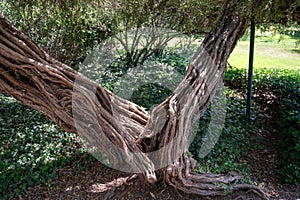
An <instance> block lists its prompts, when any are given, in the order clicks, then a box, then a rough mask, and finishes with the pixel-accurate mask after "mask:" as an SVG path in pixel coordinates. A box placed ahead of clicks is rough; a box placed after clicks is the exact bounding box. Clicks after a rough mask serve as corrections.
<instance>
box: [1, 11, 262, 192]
mask: <svg viewBox="0 0 300 200" xmlns="http://www.w3.org/2000/svg"><path fill="white" fill-rule="evenodd" d="M247 26H248V21H247V20H246V19H242V18H240V17H239V15H238V14H236V13H230V14H224V16H223V18H222V20H221V23H220V24H219V26H218V27H216V28H215V29H214V30H212V31H211V32H210V33H209V34H208V35H207V37H206V38H205V40H204V41H203V43H202V44H201V46H200V48H199V49H198V51H197V53H196V54H195V56H194V58H193V59H192V61H191V62H190V64H189V66H188V68H187V72H186V75H185V77H184V79H183V80H182V82H181V83H180V84H179V85H178V87H177V88H176V89H175V90H174V92H173V94H172V95H171V96H170V97H168V98H167V99H166V100H165V101H164V102H162V103H161V104H160V105H158V106H157V107H156V108H155V109H154V110H153V112H151V114H150V113H148V112H146V111H145V110H143V109H142V108H141V107H139V106H138V105H135V104H134V103H132V102H130V101H127V100H124V99H122V98H120V97H117V96H116V95H114V94H113V93H111V92H109V91H107V90H106V89H104V88H103V87H101V86H100V85H98V84H97V83H95V82H93V81H91V80H89V79H87V78H86V77H84V76H83V75H81V74H80V73H78V72H76V71H74V70H73V69H71V68H70V67H68V66H66V65H64V64H62V63H60V62H58V61H56V60H54V59H53V58H50V57H49V56H48V55H47V54H46V53H45V52H44V51H43V50H41V49H40V48H39V47H38V46H37V45H36V44H35V43H34V42H32V41H31V40H30V39H29V38H28V37H26V36H25V35H24V34H23V33H21V32H20V31H18V30H17V29H16V28H15V27H14V26H12V25H11V23H10V22H9V21H7V20H5V19H1V20H0V92H3V93H7V94H10V95H12V96H14V97H15V98H16V99H18V100H20V101H21V102H23V103H25V104H27V105H29V106H30V107H32V108H34V109H36V110H38V111H40V112H42V113H43V114H44V115H46V116H47V117H49V118H50V119H51V120H52V121H54V122H55V123H56V124H58V125H59V126H60V127H62V128H63V129H64V130H65V131H68V132H76V133H78V134H79V135H81V132H82V131H84V129H86V130H88V131H89V132H90V133H91V134H90V135H89V136H86V135H85V134H83V135H81V136H82V137H83V138H84V139H85V140H86V141H88V143H89V144H91V145H95V146H97V145H99V141H100V140H102V136H103V135H104V136H105V137H106V138H109V142H110V143H111V144H113V145H115V146H117V147H119V148H121V149H122V150H123V153H122V154H119V153H118V152H115V151H113V150H112V149H111V148H110V145H111V144H105V143H104V144H103V146H104V148H101V152H104V153H105V154H107V155H110V156H109V157H110V158H112V160H113V163H112V164H113V165H126V166H123V167H124V168H126V169H128V170H129V171H130V170H131V171H132V172H143V174H144V176H143V177H144V178H145V179H146V180H147V181H148V182H150V183H152V182H155V181H157V180H158V179H159V181H164V182H166V183H168V184H170V185H172V186H174V187H175V188H178V189H180V190H182V191H184V192H187V193H195V194H198V195H201V196H212V195H224V194H225V191H224V187H221V186H218V185H219V184H223V186H224V185H227V186H229V185H230V184H232V183H234V182H235V181H236V180H237V179H240V178H241V177H239V176H236V175H228V176H223V175H212V174H196V173H193V172H192V168H193V167H194V165H195V161H194V160H193V159H192V158H190V157H189V156H188V155H187V154H186V152H187V151H188V138H189V130H190V126H191V123H192V121H193V120H194V119H195V118H199V117H201V115H202V113H203V112H204V111H205V109H206V108H207V107H208V105H209V103H210V102H211V98H212V96H213V94H214V92H215V90H216V87H217V85H218V83H219V82H220V81H221V80H222V79H223V75H224V72H225V68H226V61H227V59H228V57H229V55H230V53H231V52H232V50H233V48H234V47H235V45H236V43H237V41H238V39H239V38H240V37H241V36H242V35H243V34H244V31H245V29H246V28H247ZM76 83H80V84H79V86H78V87H74V86H75V85H76ZM74 88H75V89H74ZM91 96H93V97H94V98H91ZM74 104H76V105H78V106H77V107H76V110H74ZM112 104H113V105H114V106H113V108H112ZM80 105H92V106H91V107H92V108H91V110H89V108H87V107H81V106H80ZM112 109H117V110H118V111H120V112H119V113H121V114H120V115H115V114H113V111H112ZM91 113H95V114H91ZM74 116H76V118H77V119H74ZM78 118H80V120H78ZM95 120H96V122H97V123H95ZM78 127H80V128H79V129H78ZM99 130H101V134H99ZM99 135H102V136H101V137H100V136H99ZM100 143H101V141H100ZM155 152H159V153H158V154H156V153H155ZM161 155H163V156H161ZM166 155H167V156H166ZM174 158H175V159H174ZM156 169H158V170H156ZM234 189H251V190H255V191H256V192H258V193H259V194H260V195H261V196H263V197H266V196H265V195H264V193H263V192H262V191H261V190H260V189H259V188H258V187H256V186H251V185H246V184H240V185H235V187H234Z"/></svg>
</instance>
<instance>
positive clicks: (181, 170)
mask: <svg viewBox="0 0 300 200" xmlns="http://www.w3.org/2000/svg"><path fill="white" fill-rule="evenodd" d="M191 159H192V158H190V157H188V156H187V155H186V154H184V155H183V156H182V157H181V158H180V159H179V161H178V163H177V166H176V165H173V166H171V167H169V168H168V169H167V170H165V172H166V173H164V176H165V181H166V183H167V184H169V185H171V186H173V187H174V188H176V189H178V190H181V191H183V192H185V193H188V194H195V195H199V196H202V197H207V196H224V195H228V194H229V193H231V192H233V191H240V190H246V191H249V192H253V193H255V194H256V195H258V196H259V197H260V198H262V199H269V197H268V196H267V194H266V193H265V192H264V191H263V190H262V189H261V188H259V187H258V186H255V185H250V184H236V182H237V181H238V180H240V179H242V178H243V177H242V176H238V175H236V174H229V175H217V174H206V173H203V174H197V173H194V172H192V171H191V169H192V167H191ZM179 164H180V165H179Z"/></svg>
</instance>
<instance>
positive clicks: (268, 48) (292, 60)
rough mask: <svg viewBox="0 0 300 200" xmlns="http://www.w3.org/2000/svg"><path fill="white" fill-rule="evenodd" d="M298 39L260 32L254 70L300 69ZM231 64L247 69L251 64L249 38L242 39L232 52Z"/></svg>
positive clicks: (256, 43) (256, 45) (256, 42)
mask: <svg viewBox="0 0 300 200" xmlns="http://www.w3.org/2000/svg"><path fill="white" fill-rule="evenodd" d="M297 41H299V39H297V38H296V37H294V38H293V37H291V36H288V35H279V34H276V35H270V34H268V33H263V34H262V33H260V32H258V33H257V34H256V37H255V50H254V54H255V55H254V68H284V69H300V47H299V45H296V42H297ZM228 62H229V64H230V65H232V66H235V67H238V68H247V67H248V63H249V37H247V36H246V37H244V38H242V40H241V41H239V42H238V45H237V46H236V48H235V49H234V51H233V52H232V54H231V56H230V58H229V60H228Z"/></svg>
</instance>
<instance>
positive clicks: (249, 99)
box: [246, 20, 255, 120]
mask: <svg viewBox="0 0 300 200" xmlns="http://www.w3.org/2000/svg"><path fill="white" fill-rule="evenodd" d="M254 38H255V21H254V20H252V21H251V33H250V54H249V70H248V88H247V90H248V91H247V111H246V115H247V118H248V120H250V116H251V105H252V80H253V59H254Z"/></svg>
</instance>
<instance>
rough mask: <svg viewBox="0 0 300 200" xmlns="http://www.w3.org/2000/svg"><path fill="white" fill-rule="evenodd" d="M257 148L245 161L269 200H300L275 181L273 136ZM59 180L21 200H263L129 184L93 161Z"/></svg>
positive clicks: (299, 190) (298, 190) (298, 193)
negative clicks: (205, 195)
mask: <svg viewBox="0 0 300 200" xmlns="http://www.w3.org/2000/svg"><path fill="white" fill-rule="evenodd" d="M257 138H261V139H260V140H258V141H257V142H258V145H260V146H262V147H263V148H258V150H255V151H252V152H250V153H249V154H248V155H247V156H246V157H245V158H244V159H246V160H247V161H248V163H249V164H250V165H251V168H252V175H251V176H252V179H253V180H254V181H255V182H256V183H257V184H258V185H259V186H260V187H261V188H263V189H264V191H265V192H266V193H267V194H268V195H269V197H270V199H278V200H279V199H280V200H283V199H284V200H297V199H298V200H299V199H300V186H298V187H297V186H295V185H287V184H281V183H280V182H279V180H278V179H277V177H276V162H277V158H278V156H277V151H276V146H274V144H276V143H274V142H276V141H274V138H272V134H267V135H264V134H262V133H258V137H257ZM59 174H60V175H61V176H60V177H59V178H57V179H54V180H52V181H51V185H50V186H49V185H38V186H35V187H33V188H29V189H28V190H27V191H26V192H25V194H24V195H19V196H18V197H16V198H15V199H19V200H23V199H24V200H25V199H28V200H41V199H44V200H50V199H51V200H52V199H53V200H60V199H63V200H66V199H70V200H71V199H72V200H73V199H76V200H79V199H104V200H105V199H124V200H125V199H138V200H144V199H149V200H150V199H153V200H167V199H169V200H171V199H182V200H188V199H220V200H221V199H222V200H223V199H225V200H227V199H228V200H229V199H230V200H232V199H236V200H238V199H239V200H250V199H255V200H256V199H260V197H259V196H257V195H256V194H255V193H253V192H251V191H250V192H249V191H238V192H234V193H233V194H231V195H227V196H222V197H211V198H208V197H206V198H205V197H199V196H194V195H188V194H185V193H182V192H181V191H178V190H176V189H174V188H173V187H170V186H162V185H156V186H149V185H147V184H145V183H144V182H143V181H141V180H140V179H139V178H136V179H134V180H133V181H131V182H130V183H126V181H124V178H125V177H128V176H132V174H127V173H124V172H120V171H117V170H114V169H110V168H107V167H105V166H104V165H102V164H101V163H100V162H99V161H94V162H92V163H91V164H89V166H88V167H86V168H85V169H82V170H80V171H78V173H77V174H76V173H75V174H74V169H72V167H69V168H65V169H62V170H60V172H59Z"/></svg>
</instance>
